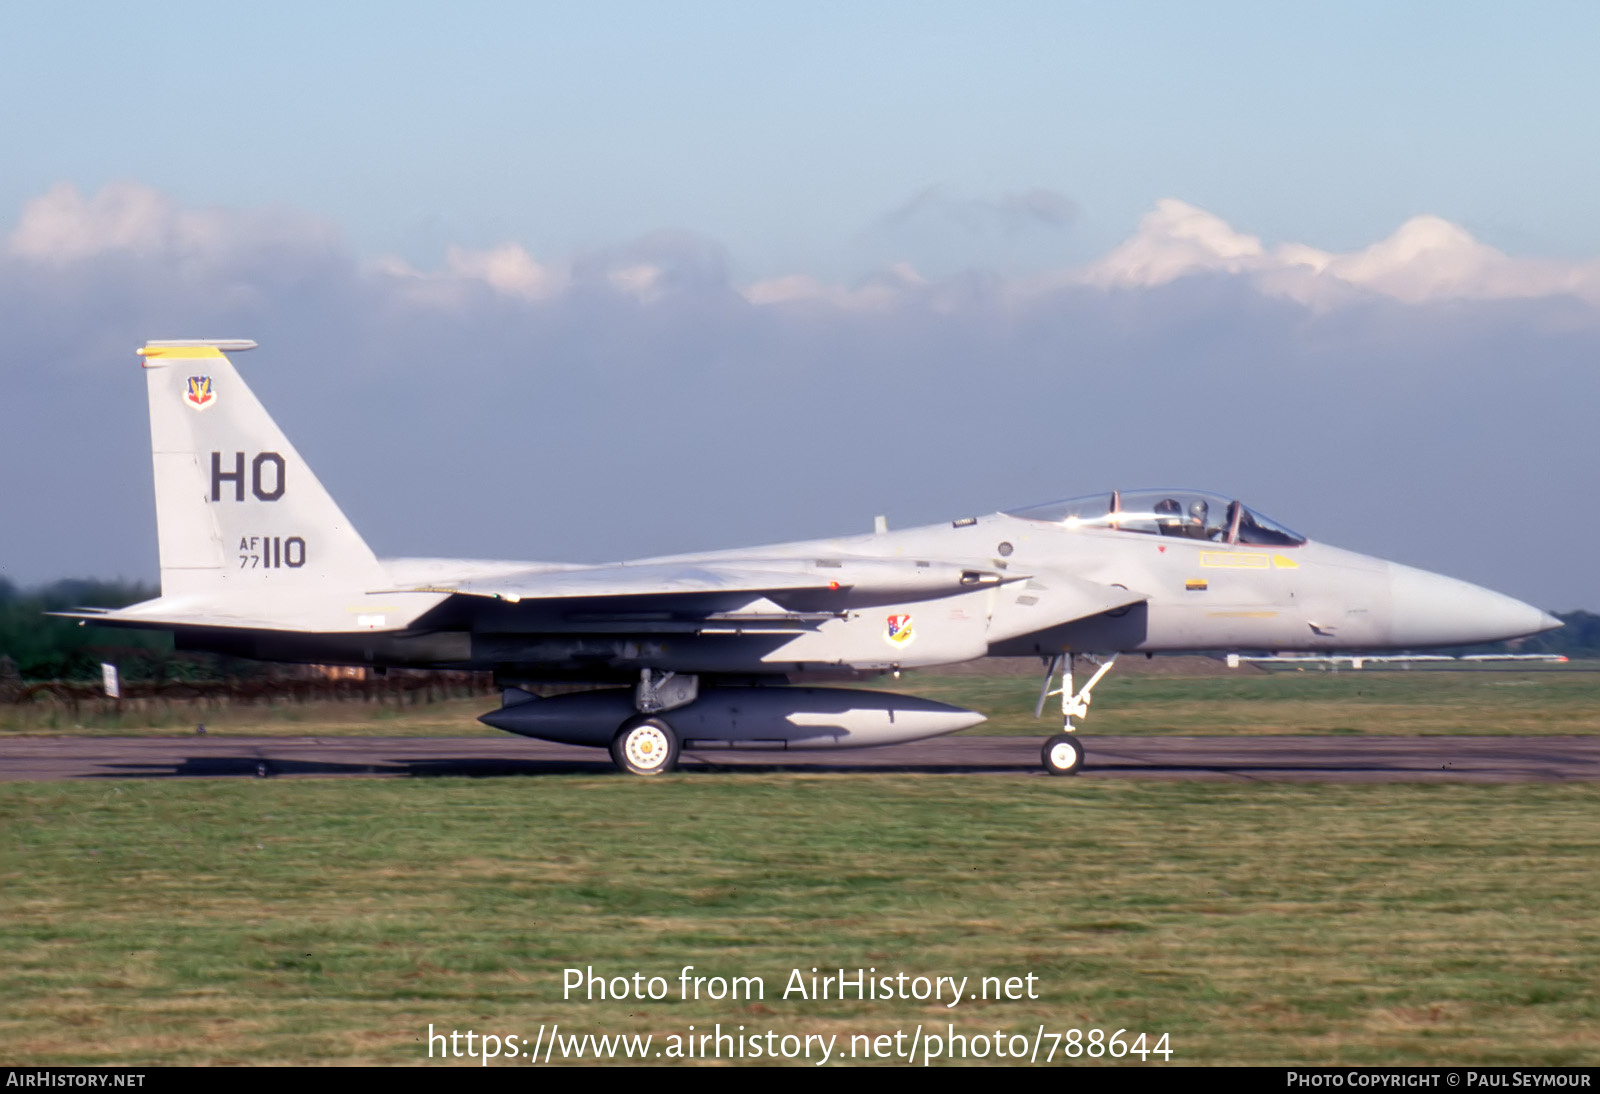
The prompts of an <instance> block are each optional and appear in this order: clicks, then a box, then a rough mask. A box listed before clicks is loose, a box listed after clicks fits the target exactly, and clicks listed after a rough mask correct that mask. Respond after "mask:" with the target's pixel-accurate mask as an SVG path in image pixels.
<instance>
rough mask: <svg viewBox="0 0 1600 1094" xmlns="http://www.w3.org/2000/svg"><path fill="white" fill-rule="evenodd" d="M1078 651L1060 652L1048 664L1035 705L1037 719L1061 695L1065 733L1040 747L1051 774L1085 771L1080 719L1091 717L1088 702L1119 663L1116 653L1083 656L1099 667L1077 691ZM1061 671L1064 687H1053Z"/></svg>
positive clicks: (1063, 730) (1074, 773)
mask: <svg viewBox="0 0 1600 1094" xmlns="http://www.w3.org/2000/svg"><path fill="white" fill-rule="evenodd" d="M1077 656H1078V655H1077V654H1073V653H1058V654H1056V655H1055V656H1054V657H1052V658H1050V660H1049V661H1048V662H1046V664H1045V670H1044V686H1043V687H1042V688H1040V689H1039V702H1038V703H1037V704H1036V705H1035V706H1034V708H1033V716H1034V717H1035V718H1038V717H1039V716H1041V715H1042V714H1043V713H1044V705H1045V703H1046V702H1047V701H1048V700H1049V699H1050V698H1052V697H1053V696H1056V695H1059V696H1061V728H1062V732H1060V733H1058V734H1056V735H1055V736H1054V737H1051V738H1050V739H1049V740H1047V741H1045V743H1044V747H1043V748H1042V749H1040V750H1039V759H1040V761H1041V762H1042V763H1043V764H1044V769H1045V770H1046V771H1048V772H1050V774H1052V775H1076V774H1077V773H1078V772H1079V771H1081V770H1083V741H1082V740H1081V739H1080V738H1079V737H1078V735H1077V729H1078V727H1077V725H1076V724H1075V723H1074V722H1073V719H1077V720H1078V721H1079V722H1081V721H1083V720H1084V719H1085V718H1087V717H1089V701H1090V699H1091V698H1092V697H1093V696H1092V695H1091V693H1092V692H1093V691H1094V686H1095V685H1096V684H1098V683H1099V682H1100V680H1101V678H1102V677H1103V676H1105V674H1106V673H1108V672H1110V671H1111V666H1112V665H1115V664H1116V663H1117V656H1116V654H1112V655H1111V656H1110V657H1108V658H1106V659H1105V660H1104V661H1101V660H1100V659H1099V658H1096V657H1089V656H1087V655H1086V656H1084V660H1085V661H1088V662H1089V663H1090V664H1092V665H1095V666H1097V667H1096V668H1095V671H1094V675H1093V676H1091V677H1089V682H1088V683H1086V684H1084V685H1083V687H1082V688H1080V689H1078V690H1077V691H1073V690H1072V668H1073V662H1074V661H1076V660H1077ZM1058 669H1059V670H1060V672H1061V686H1060V687H1059V688H1051V686H1050V685H1051V684H1053V683H1054V682H1055V678H1056V671H1057V670H1058Z"/></svg>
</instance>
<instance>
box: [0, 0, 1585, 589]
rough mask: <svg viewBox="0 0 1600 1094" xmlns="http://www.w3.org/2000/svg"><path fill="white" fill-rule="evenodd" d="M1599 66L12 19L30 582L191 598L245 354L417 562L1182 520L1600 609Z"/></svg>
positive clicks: (498, 18)
mask: <svg viewBox="0 0 1600 1094" xmlns="http://www.w3.org/2000/svg"><path fill="white" fill-rule="evenodd" d="M1597 31H1600V8H1597V7H1595V6H1594V5H1590V4H1576V3H1572V4H1566V3H1546V4H1518V5H1509V4H1507V5H1473V6H1471V7H1470V8H1467V7H1464V6H1461V5H1453V4H1420V3H1419V4H1363V3H1346V4H1338V5H1331V4H1330V5H1311V4H1303V5H1284V4H1266V3H1263V4H1227V3H1222V4H1214V5H1196V4H1158V3H1146V4H1138V3H1134V4H1117V5H1110V4H1099V5H1090V4H1070V3H1059V2H1058V3H1009V4H1007V3H1000V4H990V5H985V6H983V8H981V9H980V8H979V7H978V6H977V5H956V4H931V3H917V4H899V3H878V4H871V3H855V4H844V3H837V4H834V3H815V2H813V3H807V4H804V5H798V4H776V3H773V4H758V5H756V4H732V3H729V4H715V3H682V4H672V5H664V4H622V3H609V4H608V3H596V4H589V5H557V4H545V5H541V4H532V3H529V4H515V5H503V6H502V5H493V4H471V3H465V4H451V5H448V6H447V5H425V4H393V3H390V4H382V5H378V4H357V3H350V4H341V5H310V4H294V3H287V4H278V5H242V4H240V5H230V4H217V3H208V4H177V3H173V4H163V3H152V4H146V5H141V6H138V7H131V6H129V7H123V6H113V5H103V4H94V3H83V4H72V3H63V4H55V5H32V6H24V5H9V6H7V7H5V8H4V9H3V10H0V101H4V102H5V103H6V104H7V106H6V108H5V109H4V110H0V149H4V158H3V160H0V163H3V165H4V169H3V170H0V330H3V331H4V332H5V339H4V342H3V343H0V402H3V404H4V409H5V411H6V412H5V413H4V414H3V415H0V421H3V425H0V576H3V577H5V578H6V579H9V580H11V581H13V582H16V583H18V584H24V585H27V584H35V583H39V582H43V581H47V580H51V579H54V578H57V577H65V576H99V577H113V576H123V577H128V578H138V579H144V580H153V579H154V577H155V575H156V554H155V535H154V515H153V512H152V508H153V507H152V504H151V500H152V499H151V488H150V483H149V477H150V473H149V463H148V459H149V457H148V437H147V430H146V421H145V411H144V405H143V398H144V397H143V392H142V378H141V376H140V374H139V370H138V366H137V359H136V358H135V357H134V356H133V350H134V349H135V348H136V347H137V346H138V345H140V344H141V343H142V342H143V341H144V340H145V339H147V338H184V337H245V338H253V339H255V340H257V341H258V342H260V343H261V348H260V349H258V350H256V351H253V352H252V353H251V354H250V355H249V356H247V357H242V358H240V359H239V361H238V363H239V364H240V367H241V368H242V369H243V370H244V372H245V375H246V376H247V377H248V378H249V379H250V381H251V383H252V385H253V386H254V387H255V388H256V390H257V393H258V394H259V395H260V396H261V397H262V399H263V401H264V402H265V403H266V405H267V407H268V409H269V410H271V411H272V412H273V413H274V414H275V416H276V417H277V418H278V420H279V422H280V424H282V425H283V426H284V427H285V429H286V430H287V431H288V433H289V435H290V436H291V437H292V438H293V439H294V441H295V443H296V445H297V446H298V447H299V449H300V450H301V452H302V453H303V454H304V455H306V456H307V457H308V459H310V460H311V462H312V464H313V466H314V467H315V468H316V469H317V471H318V474H319V476H320V477H321V478H322V480H323V481H324V483H325V484H326V485H327V486H328V487H329V489H330V490H331V491H332V493H333V494H334V496H335V497H336V498H337V499H338V500H339V501H340V502H341V504H342V505H343V506H344V508H345V509H346V511H347V513H349V515H350V516H351V518H352V520H353V521H354V522H355V524H356V526H357V527H358V528H359V529H360V530H361V531H362V532H363V533H364V534H365V535H366V537H367V538H368V540H369V541H370V542H371V543H372V545H373V546H374V548H375V549H376V550H377V551H378V552H379V553H380V554H385V555H425V554H439V555H449V556H464V557H489V558H527V559H561V560H572V561H586V560H592V561H601V560H608V559H619V558H629V557H640V556H645V555H651V554H661V553H667V552H674V551H687V550H695V549H708V548H719V547H729V546H737V545H740V544H754V543H766V542H777V541H782V540H787V539H794V538H801V537H814V536H822V535H831V534H839V533H848V532H854V531H865V530H868V529H870V528H871V526H872V518H873V517H874V516H875V515H877V514H880V513H881V514H884V515H886V516H887V517H888V518H889V521H890V523H891V525H894V526H905V525H909V524H914V523H922V522H930V521H936V520H943V519H949V518H950V517H953V516H961V515H966V514H967V513H972V512H988V511H993V510H995V509H999V508H1006V507H1013V506H1020V505H1024V504H1028V503H1030V502H1035V501H1042V500H1047V499H1049V498H1053V497H1066V496H1072V495H1076V494H1087V493H1095V492H1100V491H1104V490H1107V489H1110V488H1111V487H1113V486H1120V487H1122V488H1124V489H1132V488H1136V487H1139V486H1164V485H1171V486H1191V487H1196V488H1203V489H1209V490H1213V491H1216V492H1220V493H1227V494H1232V495H1236V496H1240V497H1242V498H1244V499H1245V500H1246V501H1247V502H1248V503H1250V504H1251V505H1253V506H1254V507H1256V508H1257V509H1259V510H1261V511H1263V512H1265V513H1267V514H1268V515H1270V516H1271V517H1273V518H1274V519H1277V520H1279V521H1281V522H1283V523H1285V524H1288V525H1289V526H1291V527H1294V528H1296V529H1298V530H1300V531H1302V532H1305V533H1306V534H1308V535H1311V536H1313V537H1314V538H1317V539H1321V540H1325V541H1327V542H1331V543H1335V544H1338V545H1340V546H1345V547H1349V548H1352V549H1355V550H1360V551H1365V552H1368V553H1372V554H1377V555H1380V556H1382V557H1386V558H1392V559H1396V560H1398V561H1401V562H1405V563H1408V564H1412V565H1418V566H1423V567H1426V568H1428V569H1434V570H1439V571H1441V572H1445V573H1449V574H1451V575H1453V576H1457V577H1462V578H1465V579H1467V580H1471V581H1474V582H1478V583H1480V584H1485V585H1488V586H1490V587H1492V588H1495V589H1498V590H1500V591H1503V592H1507V593H1510V594H1512V595H1515V596H1519V597H1521V598H1523V599H1527V600H1530V601H1531V602H1533V603H1536V604H1538V605H1540V606H1541V607H1544V608H1547V609H1552V610H1568V609H1571V608H1578V607H1582V608H1588V609H1590V610H1600V578H1597V577H1596V576H1595V573H1594V568H1593V566H1592V564H1591V563H1590V560H1589V556H1590V555H1591V554H1592V551H1591V550H1590V548H1589V545H1590V544H1591V543H1593V542H1594V541H1595V540H1596V539H1597V538H1600V512H1597V509H1600V507H1597V506H1596V505H1595V504H1594V500H1593V499H1594V498H1595V494H1596V490H1595V487H1596V465H1597V459H1596V456H1597V453H1600V445H1597V443H1596V440H1595V426H1596V412H1595V408H1596V407H1597V406H1600V398H1597V396H1600V378H1597V370H1600V361H1597V352H1596V351H1597V349H1600V209H1597V206H1596V191H1595V188H1594V180H1595V179H1597V178H1600V141H1596V140H1595V139H1594V132H1593V124H1592V123H1591V122H1588V121H1587V120H1586V113H1587V106H1588V104H1592V103H1594V102H1597V101H1600V86H1597V84H1600V70H1597V69H1596V66H1594V65H1593V64H1592V59H1591V56H1590V54H1591V53H1592V45H1593V43H1594V42H1595V41H1597V40H1600V35H1597V33H1596V32H1597ZM1574 119H1576V120H1574Z"/></svg>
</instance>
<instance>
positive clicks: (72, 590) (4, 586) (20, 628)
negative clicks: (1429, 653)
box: [0, 578, 1600, 681]
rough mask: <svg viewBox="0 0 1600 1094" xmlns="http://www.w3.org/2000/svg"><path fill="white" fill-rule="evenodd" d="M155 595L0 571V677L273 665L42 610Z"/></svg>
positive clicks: (217, 674) (1570, 624) (1521, 643)
mask: <svg viewBox="0 0 1600 1094" xmlns="http://www.w3.org/2000/svg"><path fill="white" fill-rule="evenodd" d="M156 595H157V590H156V589H154V588H153V587H151V586H149V585H143V584H139V583H137V582H127V581H82V580H68V581H57V582H55V583H54V584H52V585H46V586H44V587H42V588H38V589H33V590H29V591H26V592H24V591H21V590H19V589H17V587H16V586H15V585H13V584H11V583H10V582H9V581H7V580H6V579H4V578H0V677H10V678H11V679H17V678H19V677H20V679H21V680H24V681H37V680H97V679H99V677H100V663H101V662H102V661H109V662H111V663H112V664H115V665H116V666H117V670H118V672H119V673H120V674H121V676H122V678H123V679H125V680H130V681H134V680H221V679H239V678H248V677H260V676H263V675H266V674H268V673H269V672H270V671H271V670H270V668H269V667H268V666H265V665H263V664H261V663H260V662H255V661H245V660H242V659H239V658H234V657H218V656H214V655H211V654H197V653H179V652H176V651H174V650H173V648H172V637H171V636H170V635H168V634H167V633H165V632H164V631H138V630H127V629H124V628H120V627H118V628H112V627H95V626H92V625H84V626H79V625H78V621H77V620H74V619H53V618H50V617H49V616H47V615H46V614H45V613H46V612H51V611H60V610H62V609H68V608H76V607H82V606H84V605H90V606H93V607H96V608H122V607H126V606H127V605H129V604H135V603H138V602H139V601H141V600H149V599H151V598H153V597H154V596H156ZM1556 618H1558V619H1560V620H1561V621H1562V622H1563V623H1565V624H1566V626H1565V627H1562V628H1561V629H1560V630H1556V631H1547V632H1545V633H1544V634H1536V635H1534V636H1533V637H1531V638H1522V639H1517V640H1515V641H1512V642H1500V643H1496V644H1495V645H1492V646H1478V647H1473V650H1474V651H1475V652H1480V653H1497V652H1514V653H1557V654H1564V655H1566V656H1568V657H1582V658H1600V615H1596V614H1595V613H1594V612H1587V611H1573V612H1557V613H1556ZM1463 652H1464V651H1463Z"/></svg>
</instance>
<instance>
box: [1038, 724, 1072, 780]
mask: <svg viewBox="0 0 1600 1094" xmlns="http://www.w3.org/2000/svg"><path fill="white" fill-rule="evenodd" d="M1039 759H1040V760H1042V761H1043V762H1044V769H1045V770H1046V771H1048V772H1050V774H1052V775H1076V774H1077V773H1078V772H1080V771H1082V770H1083V742H1082V741H1080V740H1078V738H1077V737H1076V736H1074V735H1073V734H1071V733H1057V734H1056V735H1055V736H1054V737H1051V738H1050V739H1049V740H1048V741H1046V742H1045V743H1044V747H1043V748H1041V749H1040V750H1039Z"/></svg>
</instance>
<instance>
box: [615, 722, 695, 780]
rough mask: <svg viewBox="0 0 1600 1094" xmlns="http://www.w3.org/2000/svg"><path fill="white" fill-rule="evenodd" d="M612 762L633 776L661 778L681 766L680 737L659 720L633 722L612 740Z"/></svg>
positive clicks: (620, 730)
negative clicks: (658, 776)
mask: <svg viewBox="0 0 1600 1094" xmlns="http://www.w3.org/2000/svg"><path fill="white" fill-rule="evenodd" d="M611 759H612V762H614V763H615V764H616V765H617V769H618V770H619V771H625V772H627V773H628V774H630V775H660V774H663V773H665V772H667V771H671V770H672V769H673V768H674V767H676V766H677V765H678V735H677V733H675V732H674V731H673V729H672V727H671V726H670V725H668V724H667V723H666V722H665V721H663V720H662V719H660V718H630V719H629V720H628V721H626V722H623V723H622V728H621V729H619V730H617V735H616V736H615V737H613V738H612V739H611Z"/></svg>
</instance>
